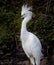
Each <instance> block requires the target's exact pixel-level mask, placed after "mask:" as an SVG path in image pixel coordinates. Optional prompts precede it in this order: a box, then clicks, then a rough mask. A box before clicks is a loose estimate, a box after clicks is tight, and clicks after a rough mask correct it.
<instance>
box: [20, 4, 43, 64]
mask: <svg viewBox="0 0 54 65" xmlns="http://www.w3.org/2000/svg"><path fill="white" fill-rule="evenodd" d="M31 9H32V8H31V7H27V5H25V6H24V5H23V6H22V11H21V16H22V18H24V19H23V21H22V27H21V35H20V38H21V42H22V48H23V50H24V52H25V54H26V55H27V57H28V58H29V59H30V61H31V63H32V64H33V65H35V64H36V65H40V60H41V58H42V53H41V50H42V46H41V43H40V40H39V39H38V38H37V37H36V36H35V35H34V34H32V33H31V32H29V31H27V28H26V24H27V23H28V21H29V20H31V18H32V12H31V11H30V10H31Z"/></svg>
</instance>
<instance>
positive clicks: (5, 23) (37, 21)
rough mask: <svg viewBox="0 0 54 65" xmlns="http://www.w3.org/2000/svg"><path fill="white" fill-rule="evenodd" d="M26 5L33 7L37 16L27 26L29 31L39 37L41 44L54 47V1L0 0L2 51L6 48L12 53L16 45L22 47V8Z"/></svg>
mask: <svg viewBox="0 0 54 65" xmlns="http://www.w3.org/2000/svg"><path fill="white" fill-rule="evenodd" d="M29 1H30V2H29ZM25 3H27V4H28V5H32V6H33V13H34V14H35V17H34V18H33V19H32V20H31V21H30V22H29V23H28V24H27V28H28V30H29V31H30V32H32V33H34V34H35V35H37V37H38V38H39V39H40V40H41V42H43V43H46V44H47V46H48V47H49V44H52V45H53V43H52V41H53V40H54V15H53V14H54V11H53V10H54V5H53V0H50V1H49V0H47V1H46V0H43V1H42V0H19V1H18V0H0V49H1V48H2V49H3V50H4V48H5V50H7V51H10V49H11V51H10V52H12V49H13V47H14V48H16V43H18V45H20V30H21V23H22V20H23V19H21V18H20V16H21V6H22V4H25ZM50 41H51V42H50ZM9 45H10V47H9ZM4 53H5V52H4ZM0 56H1V54H0ZM1 58H2V56H1Z"/></svg>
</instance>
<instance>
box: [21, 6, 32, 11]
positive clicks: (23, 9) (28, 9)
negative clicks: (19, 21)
mask: <svg viewBox="0 0 54 65" xmlns="http://www.w3.org/2000/svg"><path fill="white" fill-rule="evenodd" d="M30 10H32V7H28V6H27V5H23V6H22V11H30Z"/></svg>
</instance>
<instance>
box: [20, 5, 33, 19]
mask: <svg viewBox="0 0 54 65" xmlns="http://www.w3.org/2000/svg"><path fill="white" fill-rule="evenodd" d="M31 9H32V7H28V6H27V5H23V6H22V11H21V17H22V18H25V17H28V16H30V17H32V12H31Z"/></svg>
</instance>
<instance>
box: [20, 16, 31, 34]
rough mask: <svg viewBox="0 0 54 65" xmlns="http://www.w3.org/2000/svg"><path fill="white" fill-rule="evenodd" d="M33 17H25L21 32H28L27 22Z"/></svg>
mask: <svg viewBox="0 0 54 65" xmlns="http://www.w3.org/2000/svg"><path fill="white" fill-rule="evenodd" d="M30 19H31V17H28V16H27V17H25V18H24V20H23V22H22V27H21V34H22V33H25V32H27V28H26V24H27V23H28V22H29V20H30Z"/></svg>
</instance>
